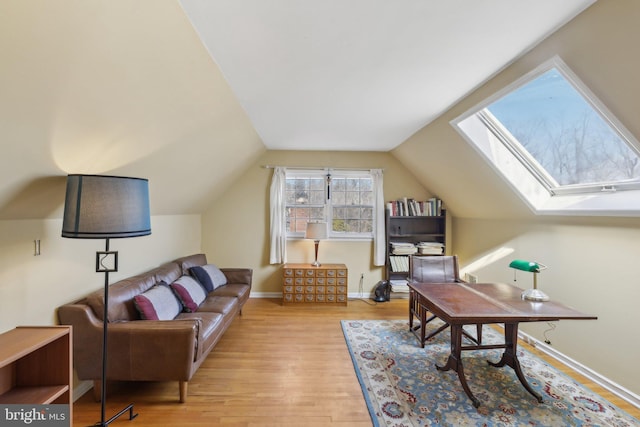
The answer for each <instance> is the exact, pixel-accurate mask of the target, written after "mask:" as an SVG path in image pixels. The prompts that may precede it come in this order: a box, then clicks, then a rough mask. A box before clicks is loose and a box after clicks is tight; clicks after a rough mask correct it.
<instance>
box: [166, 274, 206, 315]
mask: <svg viewBox="0 0 640 427" xmlns="http://www.w3.org/2000/svg"><path fill="white" fill-rule="evenodd" d="M171 289H173V291H174V292H175V294H176V295H177V296H178V299H179V300H180V302H181V303H182V306H183V307H184V311H185V312H187V313H192V312H194V311H196V310H197V309H198V306H199V305H200V304H202V301H204V299H205V298H206V297H207V294H206V292H205V290H204V288H203V287H202V286H201V285H200V283H198V281H197V280H196V279H194V278H193V277H189V276H182V277H180V278H179V279H177V280H176V281H175V282H173V283H172V284H171Z"/></svg>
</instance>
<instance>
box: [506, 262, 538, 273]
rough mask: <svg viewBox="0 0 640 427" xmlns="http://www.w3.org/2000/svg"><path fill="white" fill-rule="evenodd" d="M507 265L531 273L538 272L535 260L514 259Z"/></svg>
mask: <svg viewBox="0 0 640 427" xmlns="http://www.w3.org/2000/svg"><path fill="white" fill-rule="evenodd" d="M509 267H511V268H515V269H516V270H522V271H529V272H532V273H539V272H540V265H539V264H538V263H537V262H533V261H524V260H521V259H514V260H513V261H511V263H510V264H509Z"/></svg>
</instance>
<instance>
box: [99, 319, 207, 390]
mask: <svg viewBox="0 0 640 427" xmlns="http://www.w3.org/2000/svg"><path fill="white" fill-rule="evenodd" d="M201 326H202V320H201V319H197V318H194V319H180V320H177V319H174V320H166V321H162V320H134V321H130V322H117V323H110V324H109V328H108V349H109V353H108V364H107V378H109V379H125V380H134V381H135V380H145V381H154V380H157V381H162V380H181V381H188V380H189V379H190V378H191V375H192V366H193V363H194V361H195V357H196V347H197V345H198V334H199V331H200V328H201Z"/></svg>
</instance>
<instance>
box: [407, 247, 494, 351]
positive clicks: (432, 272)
mask: <svg viewBox="0 0 640 427" xmlns="http://www.w3.org/2000/svg"><path fill="white" fill-rule="evenodd" d="M409 280H410V281H411V282H414V283H455V282H462V283H464V280H462V279H460V275H459V272H458V257H457V256H456V255H453V256H411V257H410V258H409ZM414 317H416V318H417V319H418V320H419V321H420V324H419V325H416V326H415V327H414V326H413V318H414ZM436 318H437V316H435V315H434V314H433V313H429V311H428V310H427V308H426V307H424V306H423V305H422V304H420V303H419V301H418V298H416V295H415V291H413V290H410V292H409V328H410V329H411V331H412V332H413V333H414V334H415V335H416V337H417V338H418V339H419V340H420V345H421V346H422V347H424V344H425V342H426V341H427V340H429V339H430V338H432V337H433V336H435V335H437V334H439V333H440V332H442V331H444V330H445V329H446V328H447V327H449V324H447V323H445V324H444V325H442V326H440V327H439V328H438V329H436V330H435V331H433V332H431V333H430V334H429V335H426V325H427V323H429V322H431V321H432V320H434V319H436ZM476 328H477V335H476V337H473V336H472V335H470V334H469V333H467V332H466V331H464V330H463V332H462V333H463V334H464V335H465V336H466V337H467V338H469V339H470V340H471V341H473V342H475V343H476V344H481V342H482V325H481V324H477V325H476Z"/></svg>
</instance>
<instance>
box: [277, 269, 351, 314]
mask: <svg viewBox="0 0 640 427" xmlns="http://www.w3.org/2000/svg"><path fill="white" fill-rule="evenodd" d="M347 279H348V277H347V266H346V265H344V264H322V265H321V266H319V267H314V266H312V265H310V264H285V265H284V266H283V268H282V303H283V304H338V305H347V293H348V280H347Z"/></svg>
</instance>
